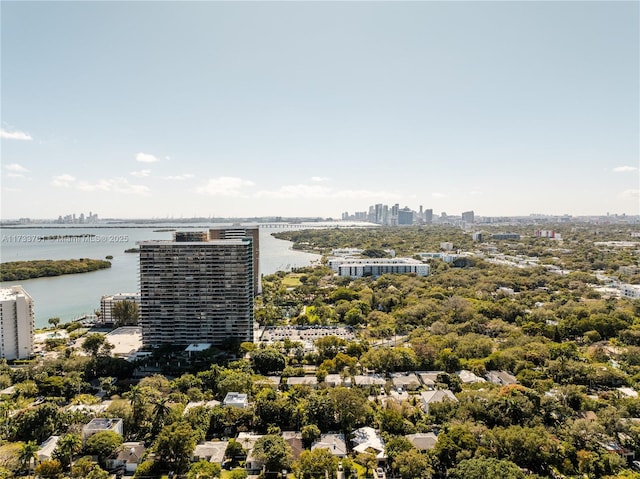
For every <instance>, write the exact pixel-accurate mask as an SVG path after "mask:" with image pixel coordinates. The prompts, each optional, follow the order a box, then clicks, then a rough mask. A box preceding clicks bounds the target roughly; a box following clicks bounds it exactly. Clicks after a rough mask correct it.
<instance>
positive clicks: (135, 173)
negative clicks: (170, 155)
mask: <svg viewBox="0 0 640 479" xmlns="http://www.w3.org/2000/svg"><path fill="white" fill-rule="evenodd" d="M129 174H130V175H131V176H135V177H136V178H144V177H145V176H149V175H150V174H151V170H139V171H132V172H131V173H129Z"/></svg>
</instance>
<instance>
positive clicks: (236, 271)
mask: <svg viewBox="0 0 640 479" xmlns="http://www.w3.org/2000/svg"><path fill="white" fill-rule="evenodd" d="M207 237H208V235H206V234H205V236H202V237H200V239H201V241H193V240H194V239H197V238H196V237H195V236H192V235H187V236H182V235H180V234H176V235H175V238H174V241H143V242H140V243H139V246H140V296H141V297H140V325H141V326H142V342H143V345H145V346H152V347H154V346H159V345H162V344H170V345H179V346H183V345H189V344H195V343H211V344H212V345H215V346H218V345H221V344H223V343H225V342H227V341H229V340H238V341H253V294H254V274H253V272H254V256H253V242H252V241H251V239H249V238H239V239H224V240H207ZM185 240H186V241H185Z"/></svg>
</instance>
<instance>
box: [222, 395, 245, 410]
mask: <svg viewBox="0 0 640 479" xmlns="http://www.w3.org/2000/svg"><path fill="white" fill-rule="evenodd" d="M222 405H223V406H233V407H239V408H246V407H248V406H249V396H248V395H247V394H245V393H237V392H230V393H227V395H226V396H225V397H224V401H223V402H222Z"/></svg>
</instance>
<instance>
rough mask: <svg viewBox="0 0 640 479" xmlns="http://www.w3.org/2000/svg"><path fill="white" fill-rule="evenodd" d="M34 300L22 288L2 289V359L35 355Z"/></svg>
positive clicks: (25, 357)
mask: <svg viewBox="0 0 640 479" xmlns="http://www.w3.org/2000/svg"><path fill="white" fill-rule="evenodd" d="M33 318H34V315H33V300H32V299H31V296H29V295H28V294H27V292H26V291H25V290H24V289H22V286H12V287H10V288H0V358H5V359H28V358H29V357H30V356H31V355H32V354H33V328H34V326H33V322H34V319H33Z"/></svg>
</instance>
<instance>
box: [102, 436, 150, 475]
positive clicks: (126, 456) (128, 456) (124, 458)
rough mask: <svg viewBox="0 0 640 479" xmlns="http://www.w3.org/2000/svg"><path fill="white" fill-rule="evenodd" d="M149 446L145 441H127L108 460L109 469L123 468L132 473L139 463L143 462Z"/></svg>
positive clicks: (124, 470) (127, 473)
mask: <svg viewBox="0 0 640 479" xmlns="http://www.w3.org/2000/svg"><path fill="white" fill-rule="evenodd" d="M146 450H147V448H146V447H145V445H144V442H125V443H122V444H121V445H120V447H119V448H118V449H117V450H116V451H115V452H114V453H113V454H112V455H111V457H109V458H108V459H107V460H106V466H107V469H108V470H110V471H113V470H114V469H121V470H123V472H124V473H125V474H126V475H132V474H133V473H134V472H135V471H136V469H137V468H138V465H139V464H140V463H141V462H142V458H143V456H144V453H145V452H146Z"/></svg>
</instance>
